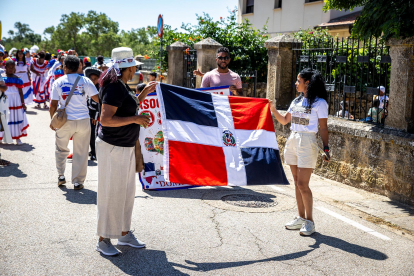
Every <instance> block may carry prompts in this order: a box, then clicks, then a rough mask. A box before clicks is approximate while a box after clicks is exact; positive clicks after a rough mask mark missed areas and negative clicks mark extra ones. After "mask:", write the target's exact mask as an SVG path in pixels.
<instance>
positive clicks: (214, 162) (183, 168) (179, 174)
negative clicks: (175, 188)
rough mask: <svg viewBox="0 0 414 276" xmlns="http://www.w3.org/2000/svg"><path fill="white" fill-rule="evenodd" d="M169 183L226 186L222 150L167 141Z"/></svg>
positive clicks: (225, 171)
mask: <svg viewBox="0 0 414 276" xmlns="http://www.w3.org/2000/svg"><path fill="white" fill-rule="evenodd" d="M168 151H169V152H168V154H169V159H170V160H174V161H173V162H170V164H169V165H170V172H169V175H170V182H173V183H188V184H193V185H203V186H226V185H227V170H226V161H225V158H224V152H223V148H221V147H215V146H208V145H201V144H193V143H185V142H177V141H171V140H170V141H168Z"/></svg>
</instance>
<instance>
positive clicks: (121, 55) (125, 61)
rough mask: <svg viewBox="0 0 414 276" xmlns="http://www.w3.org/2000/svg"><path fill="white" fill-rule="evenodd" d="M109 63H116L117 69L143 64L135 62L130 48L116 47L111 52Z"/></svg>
mask: <svg viewBox="0 0 414 276" xmlns="http://www.w3.org/2000/svg"><path fill="white" fill-rule="evenodd" d="M111 63H118V65H119V68H127V67H132V66H138V65H141V64H143V63H142V62H139V61H137V60H135V58H134V53H133V52H132V49H131V48H128V47H118V48H115V49H113V50H112V55H111Z"/></svg>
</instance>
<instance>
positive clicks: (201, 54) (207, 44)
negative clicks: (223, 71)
mask: <svg viewBox="0 0 414 276" xmlns="http://www.w3.org/2000/svg"><path fill="white" fill-rule="evenodd" d="M220 47H223V45H221V44H220V43H218V42H217V41H215V40H214V39H212V38H210V37H208V38H206V39H203V40H201V41H200V42H197V43H196V44H194V49H196V50H197V69H200V71H201V72H203V73H207V72H208V71H211V70H213V69H214V68H217V62H216V51H217V49H218V48H220ZM201 80H202V78H201V77H198V76H197V79H196V87H197V88H199V87H200V86H201Z"/></svg>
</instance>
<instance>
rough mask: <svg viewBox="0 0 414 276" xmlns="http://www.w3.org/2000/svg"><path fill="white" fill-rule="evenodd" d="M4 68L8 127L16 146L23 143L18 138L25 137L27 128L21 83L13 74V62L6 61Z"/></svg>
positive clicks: (0, 133)
mask: <svg viewBox="0 0 414 276" xmlns="http://www.w3.org/2000/svg"><path fill="white" fill-rule="evenodd" d="M5 68H6V77H5V78H4V82H5V84H6V85H7V91H6V92H5V94H6V96H7V100H8V103H9V116H8V117H9V118H8V121H9V122H8V126H9V129H10V133H11V136H12V139H16V144H17V145H21V144H23V143H22V141H21V140H20V138H21V137H25V136H27V132H26V130H27V128H28V127H29V122H28V121H27V116H26V105H25V103H24V97H23V81H22V79H20V78H19V77H18V76H16V75H15V74H14V72H15V70H16V64H15V62H14V60H12V59H9V60H7V61H6V63H5ZM3 134H4V132H0V140H3Z"/></svg>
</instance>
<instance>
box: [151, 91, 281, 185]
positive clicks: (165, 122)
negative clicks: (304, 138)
mask: <svg viewBox="0 0 414 276" xmlns="http://www.w3.org/2000/svg"><path fill="white" fill-rule="evenodd" d="M157 95H158V98H159V102H160V109H161V116H162V129H163V134H164V177H165V179H166V181H169V182H175V183H186V184H191V185H198V186H244V185H265V184H289V182H288V180H287V179H286V176H285V173H284V170H283V167H282V163H281V160H280V155H279V147H278V144H277V140H276V134H275V130H274V126H273V120H272V116H271V114H270V109H269V102H268V100H267V99H258V98H247V97H232V96H221V95H215V94H211V93H208V92H203V91H197V90H193V89H188V88H183V87H178V86H173V85H167V84H163V83H160V84H159V85H157Z"/></svg>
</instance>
